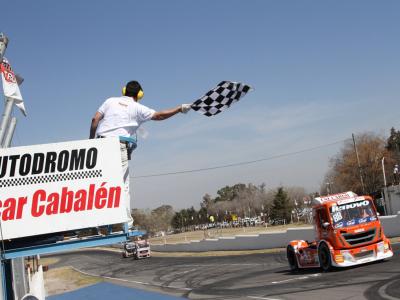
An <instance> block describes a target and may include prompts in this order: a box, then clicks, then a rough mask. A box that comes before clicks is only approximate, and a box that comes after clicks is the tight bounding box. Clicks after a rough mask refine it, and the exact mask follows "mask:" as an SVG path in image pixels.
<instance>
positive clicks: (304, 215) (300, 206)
mask: <svg viewBox="0 0 400 300" xmlns="http://www.w3.org/2000/svg"><path fill="white" fill-rule="evenodd" d="M399 161H400V131H398V130H396V129H395V128H392V129H391V130H390V135H389V137H388V138H385V137H384V136H382V135H379V134H376V133H372V132H365V133H361V134H359V135H357V136H355V137H354V140H353V139H349V140H348V141H346V142H344V144H343V147H342V148H341V149H340V151H339V153H337V155H335V156H334V157H332V158H331V159H330V165H329V169H328V171H327V173H326V175H325V176H324V178H323V183H322V185H321V187H320V190H319V191H315V192H313V193H307V191H306V190H305V189H304V188H303V187H298V186H288V187H283V186H281V187H278V188H275V189H267V188H266V185H265V184H261V185H258V186H257V185H253V184H251V183H250V184H244V183H238V184H235V185H233V186H225V187H223V188H221V189H219V190H218V191H217V194H216V196H215V197H212V196H210V195H209V194H205V195H204V196H203V199H202V201H201V202H200V208H199V209H195V208H194V207H193V206H192V207H190V208H186V209H181V210H179V211H175V210H174V209H173V207H172V206H170V205H162V206H160V207H158V208H156V209H153V210H149V209H147V210H140V209H134V210H133V218H134V222H135V224H136V225H139V226H140V227H141V228H143V229H146V230H147V231H148V232H149V233H153V234H154V233H156V232H160V231H163V232H168V231H171V230H174V229H175V230H176V229H179V230H191V229H193V228H196V226H198V225H200V224H207V223H210V222H213V223H214V222H215V223H221V222H230V223H232V222H235V221H236V220H240V219H244V218H254V217H258V218H261V219H262V220H263V221H264V222H266V223H270V224H274V221H276V220H281V221H283V222H284V223H289V222H293V221H296V222H299V221H300V222H310V216H309V213H310V206H311V200H312V198H314V197H315V196H318V195H326V194H333V193H340V192H345V191H353V192H355V193H357V194H360V195H362V194H364V195H366V194H368V195H373V196H374V195H376V194H377V193H378V192H379V191H380V190H381V188H382V187H383V186H384V185H385V182H384V180H385V178H386V184H387V185H389V184H393V183H395V180H396V178H395V174H393V170H394V166H395V165H396V164H397V163H399ZM383 174H385V176H383ZM397 184H398V182H397Z"/></svg>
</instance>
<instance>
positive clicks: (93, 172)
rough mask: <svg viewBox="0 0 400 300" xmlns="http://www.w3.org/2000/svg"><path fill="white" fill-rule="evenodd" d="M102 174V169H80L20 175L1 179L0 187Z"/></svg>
mask: <svg viewBox="0 0 400 300" xmlns="http://www.w3.org/2000/svg"><path fill="white" fill-rule="evenodd" d="M102 176H103V175H102V170H90V171H78V172H71V173H61V174H50V175H43V176H32V177H20V178H12V179H3V180H0V188H2V187H11V186H20V185H31V184H38V183H49V182H58V181H70V180H79V179H86V178H98V177H102Z"/></svg>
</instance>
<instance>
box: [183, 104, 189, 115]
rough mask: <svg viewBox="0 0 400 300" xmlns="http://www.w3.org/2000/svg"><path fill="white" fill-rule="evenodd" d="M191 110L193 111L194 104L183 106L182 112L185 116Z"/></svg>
mask: <svg viewBox="0 0 400 300" xmlns="http://www.w3.org/2000/svg"><path fill="white" fill-rule="evenodd" d="M191 109H192V104H182V105H181V112H182V113H184V114H186V113H187V112H188V111H189V110H191Z"/></svg>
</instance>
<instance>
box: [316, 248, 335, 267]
mask: <svg viewBox="0 0 400 300" xmlns="http://www.w3.org/2000/svg"><path fill="white" fill-rule="evenodd" d="M318 259H319V265H320V267H321V269H322V270H323V271H324V272H328V271H330V270H332V258H331V252H330V251H329V248H328V246H327V245H326V244H325V243H322V244H321V245H320V246H319V248H318Z"/></svg>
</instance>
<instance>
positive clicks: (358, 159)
mask: <svg viewBox="0 0 400 300" xmlns="http://www.w3.org/2000/svg"><path fill="white" fill-rule="evenodd" d="M351 135H352V137H353V145H354V151H355V152H356V156H357V164H358V171H359V173H360V181H361V188H362V191H363V194H365V186H364V179H363V175H362V169H361V164H360V157H359V156H358V150H357V145H356V139H355V137H354V133H352V134H351Z"/></svg>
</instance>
